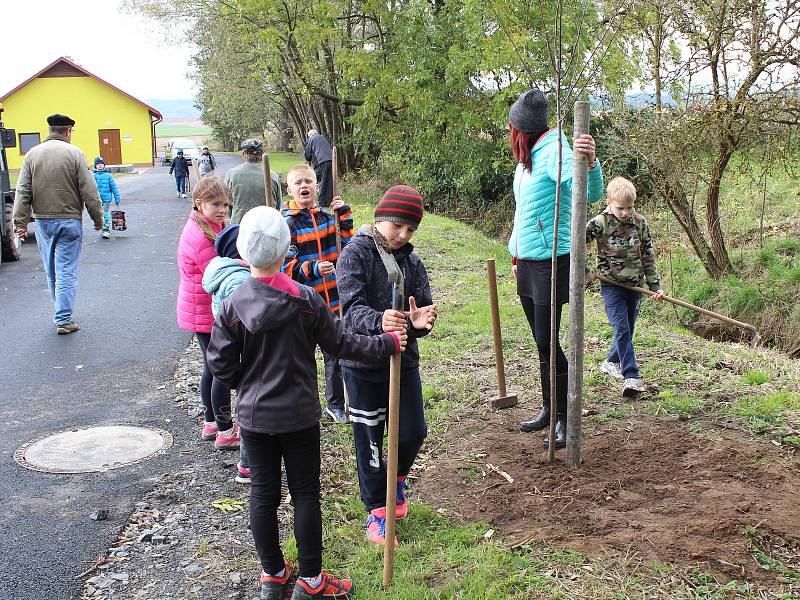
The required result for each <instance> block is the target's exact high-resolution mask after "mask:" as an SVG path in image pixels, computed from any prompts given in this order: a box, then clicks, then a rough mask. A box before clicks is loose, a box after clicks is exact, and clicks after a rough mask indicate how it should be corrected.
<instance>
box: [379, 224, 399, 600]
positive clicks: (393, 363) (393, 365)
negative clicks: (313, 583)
mask: <svg viewBox="0 0 800 600" xmlns="http://www.w3.org/2000/svg"><path fill="white" fill-rule="evenodd" d="M373 239H374V240H375V247H376V248H377V249H378V254H379V255H380V257H381V261H382V262H383V266H384V267H385V268H386V274H387V278H388V280H389V285H391V287H392V308H393V309H394V310H403V304H404V297H403V294H404V290H405V278H404V276H403V271H402V270H401V269H400V266H399V265H398V264H397V260H395V258H394V255H393V254H392V253H391V251H390V250H389V242H387V241H386V239H385V238H384V237H383V236H382V235H381V234H380V232H379V231H378V230H377V229H375V230H374V237H373ZM387 419H388V422H389V440H388V444H387V445H388V446H389V453H388V456H387V457H386V530H385V536H384V539H385V542H384V544H383V586H384V587H388V586H389V585H391V583H392V575H393V573H394V536H395V533H394V531H395V521H396V515H395V507H396V503H397V497H396V494H397V439H398V436H399V431H400V424H399V423H398V421H399V419H400V354H394V355H392V357H391V358H390V359H389V412H388V415H387Z"/></svg>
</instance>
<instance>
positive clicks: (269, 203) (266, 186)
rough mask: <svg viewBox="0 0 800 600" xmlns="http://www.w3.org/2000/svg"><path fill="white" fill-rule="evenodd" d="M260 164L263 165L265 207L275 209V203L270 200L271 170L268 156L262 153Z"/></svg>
mask: <svg viewBox="0 0 800 600" xmlns="http://www.w3.org/2000/svg"><path fill="white" fill-rule="evenodd" d="M261 162H262V163H263V165H264V196H265V197H266V201H267V206H271V207H272V208H275V201H274V199H273V198H272V169H270V168H269V154H267V153H266V152H264V154H263V156H262V157H261Z"/></svg>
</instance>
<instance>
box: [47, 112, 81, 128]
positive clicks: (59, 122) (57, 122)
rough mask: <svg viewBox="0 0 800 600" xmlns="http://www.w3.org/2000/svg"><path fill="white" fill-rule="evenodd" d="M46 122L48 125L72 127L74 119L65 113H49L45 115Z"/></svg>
mask: <svg viewBox="0 0 800 600" xmlns="http://www.w3.org/2000/svg"><path fill="white" fill-rule="evenodd" d="M47 124H48V125H49V126H50V127H74V126H75V121H73V120H72V119H70V118H69V117H68V116H67V115H59V114H55V115H50V116H49V117H47Z"/></svg>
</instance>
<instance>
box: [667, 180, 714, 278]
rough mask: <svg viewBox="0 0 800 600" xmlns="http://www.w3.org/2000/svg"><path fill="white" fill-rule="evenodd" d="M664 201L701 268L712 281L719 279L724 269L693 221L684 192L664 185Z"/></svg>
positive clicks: (701, 231) (693, 216) (693, 217)
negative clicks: (687, 239)
mask: <svg viewBox="0 0 800 600" xmlns="http://www.w3.org/2000/svg"><path fill="white" fill-rule="evenodd" d="M663 192H664V199H665V200H666V202H667V206H669V209H670V211H671V212H672V214H673V215H675V218H676V219H677V220H678V223H679V224H680V226H681V227H682V228H683V231H684V232H685V233H686V237H687V238H689V243H690V244H691V245H692V248H694V252H695V254H696V255H697V257H698V258H699V259H700V262H701V263H703V267H704V268H705V270H706V272H707V273H708V274H709V276H710V277H711V278H712V279H720V278H722V276H723V275H724V274H725V269H724V267H723V266H722V265H720V264H719V262H718V261H717V257H716V255H715V254H714V252H713V251H712V249H711V246H709V245H708V242H707V241H706V238H705V236H704V235H703V230H702V229H701V228H700V224H699V223H698V222H697V219H695V215H694V212H693V211H692V207H691V206H690V205H689V202H688V200H687V197H686V192H685V191H684V190H683V188H681V187H680V186H672V185H669V184H665V185H664V187H663Z"/></svg>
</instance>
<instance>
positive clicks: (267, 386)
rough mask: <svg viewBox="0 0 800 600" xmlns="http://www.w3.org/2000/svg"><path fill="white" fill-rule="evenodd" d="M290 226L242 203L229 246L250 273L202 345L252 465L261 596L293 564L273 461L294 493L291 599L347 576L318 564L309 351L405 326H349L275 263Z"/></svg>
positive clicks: (274, 592)
mask: <svg viewBox="0 0 800 600" xmlns="http://www.w3.org/2000/svg"><path fill="white" fill-rule="evenodd" d="M289 241H290V236H289V227H288V226H287V225H286V222H285V221H284V219H283V217H281V215H280V213H279V212H278V211H277V210H275V209H274V208H270V207H267V206H259V207H256V208H254V209H252V210H250V211H248V212H247V214H246V215H245V216H244V217H243V219H242V222H241V226H240V228H239V237H238V239H237V241H236V247H237V248H238V250H239V254H240V255H241V257H242V258H243V259H244V260H246V261H247V262H248V263H249V264H250V273H251V277H250V278H249V279H248V280H247V281H246V282H244V283H243V284H241V285H240V286H239V287H238V288H237V289H236V291H235V292H233V294H231V295H230V296H229V297H228V298H227V299H226V300H225V301H223V303H222V308H221V310H220V312H219V315H217V319H216V320H215V321H214V326H213V330H212V333H211V343H210V344H209V347H208V352H207V358H208V366H209V368H210V369H211V372H212V373H214V376H215V377H217V378H218V379H219V380H220V381H222V382H223V383H224V384H225V385H227V386H230V387H231V388H235V389H236V391H237V403H236V415H237V421H238V423H239V427H240V429H241V435H242V439H244V440H245V443H246V446H247V451H248V454H249V458H250V468H251V470H252V485H253V487H252V493H251V497H250V526H251V529H252V531H253V539H254V541H255V547H256V552H257V553H258V556H259V559H260V562H261V568H262V572H261V578H260V582H261V598H262V599H274V600H278V599H280V598H282V597H283V592H284V591H285V590H286V591H288V589H289V585H290V579H291V577H292V571H293V569H294V567H293V565H291V564H289V563H286V562H285V560H284V557H283V553H282V552H281V547H280V542H279V537H278V516H277V510H278V506H279V504H280V501H281V489H280V484H281V460H282V461H283V463H284V464H285V467H286V478H287V482H288V484H289V492H290V493H291V495H292V498H293V499H294V506H295V509H294V534H295V539H296V541H297V556H298V562H299V563H300V564H299V570H298V575H299V576H298V578H297V582H296V583H295V584H294V587H293V591H292V599H293V600H304V599H307V598H350V597H351V596H352V595H353V594H354V593H355V587H354V586H353V583H352V582H351V581H348V580H346V579H337V578H335V577H332V576H331V575H328V574H327V573H325V572H324V571H322V514H321V510H320V480H319V477H320V442H319V435H320V429H319V419H320V417H321V415H322V410H321V407H320V401H319V392H318V390H317V372H316V371H317V365H316V359H315V356H314V352H315V350H316V346H317V344H319V345H320V346H321V347H322V348H323V349H324V350H325V351H326V352H329V353H331V354H334V355H336V356H338V357H347V358H352V359H355V360H365V361H374V360H381V359H383V358H387V357H389V356H391V355H392V354H395V353H397V352H401V351H402V350H403V349H404V348H405V344H406V340H407V334H406V333H405V331H401V332H392V333H384V334H381V335H376V336H363V335H356V334H352V333H348V332H347V331H346V330H345V328H344V325H343V323H342V322H341V321H339V320H338V319H337V318H336V317H335V316H334V314H333V313H332V312H331V310H330V308H329V307H328V306H327V305H326V304H325V301H324V300H323V299H322V298H321V297H320V295H319V294H318V293H317V292H316V291H315V290H314V289H312V288H310V287H308V286H305V285H301V284H299V283H297V282H295V281H293V280H291V279H289V277H288V276H287V275H286V274H284V273H282V272H281V270H280V269H281V267H282V266H283V261H284V259H285V257H286V253H287V252H288V250H289Z"/></svg>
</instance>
